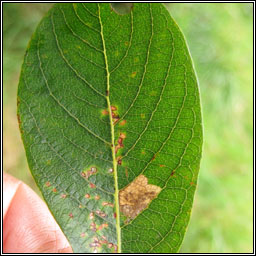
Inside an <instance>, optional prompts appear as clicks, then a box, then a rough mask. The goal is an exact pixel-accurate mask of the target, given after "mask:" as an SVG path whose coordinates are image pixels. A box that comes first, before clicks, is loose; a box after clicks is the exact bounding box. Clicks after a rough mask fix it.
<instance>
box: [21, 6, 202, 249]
mask: <svg viewBox="0 0 256 256" xmlns="http://www.w3.org/2000/svg"><path fill="white" fill-rule="evenodd" d="M18 119H19V125H20V131H21V134H22V139H23V142H24V146H25V150H26V155H27V159H28V163H29V167H30V169H31V172H32V174H33V176H34V178H35V180H36V182H37V184H38V186H39V188H40V190H41V192H42V194H43V196H44V198H45V200H46V202H47V204H48V206H49V209H50V210H51V212H52V213H53V215H54V217H55V219H56V220H57V222H58V223H59V225H60V227H61V228H62V230H63V231H64V233H65V235H66V236H67V238H68V240H69V241H70V244H71V246H72V248H73V251H74V252H84V253H85V252H87V253H90V252H117V251H118V252H130V253H132V252H137V253H139V252H144V253H145V252H150V253H155V252H177V251H178V249H179V247H180V245H181V242H182V240H183V237H184V234H185V230H186V227H187V225H188V221H189V217H190V212H191V208H192V202H193V197H194V192H195V188H196V183H197V176H198V170H199V163H200V158H201V147H202V125H201V110H200V99H199V91H198V85H197V80H196V76H195V72H194V69H193V65H192V61H191V57H190V54H189V52H188V49H187V46H186V43H185V40H184V37H183V35H182V33H181V31H180V30H179V28H178V26H177V24H176V23H175V22H174V21H173V19H172V18H171V17H170V15H169V13H168V12H167V10H166V9H165V7H164V6H163V5H162V4H157V3H154V4H149V3H135V4H134V6H133V8H132V10H131V12H130V13H129V14H126V15H119V14H117V13H116V12H115V11H114V10H113V9H112V8H111V6H110V5H109V4H106V3H101V4H97V3H74V4H71V3H64V4H56V5H55V6H54V7H53V8H52V9H51V10H50V11H49V12H48V14H47V15H46V16H45V17H44V18H43V19H42V21H41V23H40V24H39V26H38V28H37V30H36V32H35V33H34V35H33V37H32V39H31V41H30V43H29V46H28V49H27V52H26V55H25V58H24V64H23V66H22V71H21V76H20V83H19V89H18Z"/></svg>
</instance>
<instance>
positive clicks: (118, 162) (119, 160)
mask: <svg viewBox="0 0 256 256" xmlns="http://www.w3.org/2000/svg"><path fill="white" fill-rule="evenodd" d="M117 164H118V165H122V158H121V157H120V156H119V157H118V158H117Z"/></svg>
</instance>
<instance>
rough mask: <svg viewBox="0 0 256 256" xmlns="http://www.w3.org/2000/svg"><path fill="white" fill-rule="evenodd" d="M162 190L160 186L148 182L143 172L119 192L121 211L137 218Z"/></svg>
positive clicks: (129, 216)
mask: <svg viewBox="0 0 256 256" xmlns="http://www.w3.org/2000/svg"><path fill="white" fill-rule="evenodd" d="M160 191H161V188H160V187H158V186H156V185H152V184H148V179H147V177H146V176H144V175H142V174H141V175H140V176H138V177H137V178H136V179H135V180H134V181H133V182H132V183H130V184H129V185H128V186H127V187H125V188H124V189H122V190H121V191H120V192H119V205H120V211H121V212H122V213H123V214H124V215H125V216H127V217H128V218H132V219H133V218H135V217H136V216H137V215H138V214H139V213H140V212H142V211H143V210H144V209H145V208H147V207H148V205H149V203H150V202H151V201H152V200H153V199H154V198H156V197H157V195H158V194H159V192H160Z"/></svg>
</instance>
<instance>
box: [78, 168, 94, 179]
mask: <svg viewBox="0 0 256 256" xmlns="http://www.w3.org/2000/svg"><path fill="white" fill-rule="evenodd" d="M96 172H97V168H96V167H91V169H89V170H87V171H83V172H81V175H82V176H83V177H85V178H86V179H88V178H89V177H90V176H91V175H93V174H95V173H96Z"/></svg>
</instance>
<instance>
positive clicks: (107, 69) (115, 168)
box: [98, 4, 121, 253]
mask: <svg viewBox="0 0 256 256" xmlns="http://www.w3.org/2000/svg"><path fill="white" fill-rule="evenodd" d="M98 15H99V23H100V29H101V30H100V35H101V40H102V46H103V54H104V60H105V67H106V73H107V96H106V99H107V105H108V113H109V121H110V128H111V149H112V158H113V173H114V182H115V194H114V197H115V211H116V212H115V213H116V235H117V252H118V253H121V229H120V214H119V193H118V192H119V190H118V176H117V160H116V155H115V130H114V123H113V119H112V111H111V104H110V98H109V92H110V83H109V77H110V72H109V68H108V58H107V51H106V45H105V39H104V34H103V24H102V20H101V16H100V5H99V4H98Z"/></svg>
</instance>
